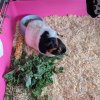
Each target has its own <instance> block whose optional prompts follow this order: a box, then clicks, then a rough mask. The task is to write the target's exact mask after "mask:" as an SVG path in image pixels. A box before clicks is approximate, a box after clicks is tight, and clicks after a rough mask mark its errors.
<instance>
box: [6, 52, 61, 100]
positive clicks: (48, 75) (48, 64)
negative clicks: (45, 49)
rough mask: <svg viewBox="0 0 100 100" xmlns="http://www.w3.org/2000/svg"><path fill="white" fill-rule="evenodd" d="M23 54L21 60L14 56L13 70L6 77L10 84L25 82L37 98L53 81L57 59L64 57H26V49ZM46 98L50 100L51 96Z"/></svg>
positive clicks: (12, 60)
mask: <svg viewBox="0 0 100 100" xmlns="http://www.w3.org/2000/svg"><path fill="white" fill-rule="evenodd" d="M23 54H24V55H23V56H22V57H21V58H20V59H19V60H15V59H14V57H12V59H11V69H12V71H11V72H9V73H7V74H6V75H5V76H4V77H5V79H7V82H8V83H9V84H12V85H18V84H23V85H24V86H25V87H26V88H27V89H28V90H29V91H31V93H32V96H33V97H34V98H35V99H37V97H38V96H40V95H41V92H42V90H43V88H44V87H46V86H48V85H50V84H52V83H53V79H52V75H53V74H54V73H55V72H56V71H55V60H59V59H61V58H62V57H52V58H51V57H44V56H42V55H40V56H36V55H34V54H32V55H30V56H28V57H26V54H25V52H24V51H23ZM62 70H63V68H60V69H59V72H62ZM46 100H50V99H49V97H46Z"/></svg>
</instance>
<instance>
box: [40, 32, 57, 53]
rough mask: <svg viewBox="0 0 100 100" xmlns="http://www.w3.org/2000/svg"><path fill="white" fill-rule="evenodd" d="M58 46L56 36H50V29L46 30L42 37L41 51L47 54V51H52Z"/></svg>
mask: <svg viewBox="0 0 100 100" xmlns="http://www.w3.org/2000/svg"><path fill="white" fill-rule="evenodd" d="M57 47H58V41H57V38H56V37H50V34H49V32H48V31H45V32H44V33H43V34H42V35H41V38H40V42H39V50H40V52H42V53H44V54H46V53H47V52H52V50H56V49H57Z"/></svg>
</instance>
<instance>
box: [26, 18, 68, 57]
mask: <svg viewBox="0 0 100 100" xmlns="http://www.w3.org/2000/svg"><path fill="white" fill-rule="evenodd" d="M25 25H26V30H25V42H26V44H27V45H28V46H30V47H32V48H34V49H35V50H36V51H38V52H39V53H41V54H45V55H47V56H55V55H62V54H64V53H65V52H66V47H65V45H64V43H63V42H62V41H61V40H60V39H59V38H58V35H57V32H56V31H55V30H53V29H52V28H51V27H49V26H48V25H47V24H46V23H45V22H44V21H43V20H38V19H37V20H27V22H26V24H25Z"/></svg>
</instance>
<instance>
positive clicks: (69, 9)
mask: <svg viewBox="0 0 100 100" xmlns="http://www.w3.org/2000/svg"><path fill="white" fill-rule="evenodd" d="M6 14H7V15H8V16H9V17H7V18H5V20H4V24H3V29H2V32H3V33H2V34H0V39H1V40H2V42H3V47H4V56H3V57H2V58H0V100H3V99H4V93H5V81H4V78H3V75H4V73H6V72H8V71H9V64H10V56H11V50H12V40H13V34H14V33H15V28H16V26H15V25H16V21H17V20H18V19H20V18H21V17H22V16H25V15H28V14H36V15H39V16H41V17H44V16H51V15H58V16H63V15H69V14H71V15H77V16H85V15H87V11H86V1H85V0H42V2H41V0H22V1H12V0H11V2H10V3H9V6H8V10H7V13H6Z"/></svg>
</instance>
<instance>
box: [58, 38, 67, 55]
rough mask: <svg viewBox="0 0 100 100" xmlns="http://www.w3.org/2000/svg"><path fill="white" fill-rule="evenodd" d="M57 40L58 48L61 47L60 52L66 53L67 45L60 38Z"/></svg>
mask: <svg viewBox="0 0 100 100" xmlns="http://www.w3.org/2000/svg"><path fill="white" fill-rule="evenodd" d="M57 40H58V48H59V50H58V51H59V53H60V54H64V53H65V52H66V46H65V45H64V43H63V42H62V41H61V40H60V39H59V38H57Z"/></svg>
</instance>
